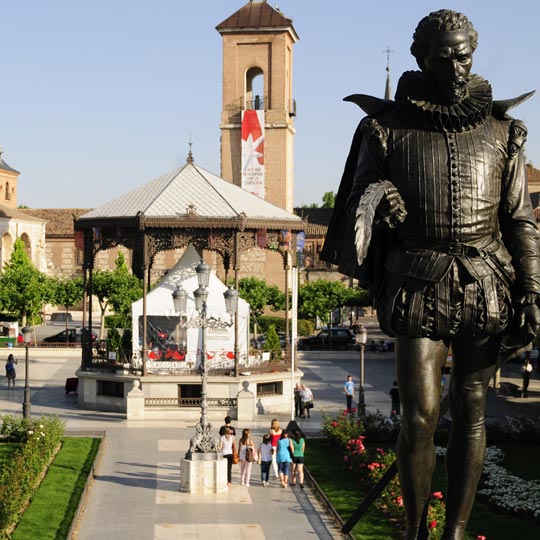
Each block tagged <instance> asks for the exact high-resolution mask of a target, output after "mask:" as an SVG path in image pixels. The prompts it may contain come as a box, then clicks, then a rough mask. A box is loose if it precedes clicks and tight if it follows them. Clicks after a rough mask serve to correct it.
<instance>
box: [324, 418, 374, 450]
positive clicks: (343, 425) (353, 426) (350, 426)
mask: <svg viewBox="0 0 540 540" xmlns="http://www.w3.org/2000/svg"><path fill="white" fill-rule="evenodd" d="M322 431H323V433H324V435H325V437H326V438H327V439H328V440H330V441H331V442H334V443H336V444H337V445H338V446H339V447H340V448H344V447H345V445H346V444H347V443H348V442H349V441H350V440H353V439H358V438H359V437H361V436H362V435H363V434H364V425H363V424H362V422H361V421H360V420H359V419H357V418H356V415H355V414H354V413H352V412H349V411H347V410H345V411H343V414H342V415H339V416H335V417H333V416H327V415H324V414H323V422H322Z"/></svg>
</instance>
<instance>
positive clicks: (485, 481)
mask: <svg viewBox="0 0 540 540" xmlns="http://www.w3.org/2000/svg"><path fill="white" fill-rule="evenodd" d="M436 450H437V456H438V457H444V456H445V455H446V449H445V448H439V447H437V449H436ZM504 458H505V455H504V452H503V451H502V450H501V449H500V448H497V447H496V446H490V447H489V448H487V449H486V457H485V461H484V468H483V470H482V487H481V488H480V489H479V490H478V492H477V495H478V497H479V498H480V499H481V500H483V501H485V502H487V503H488V504H489V505H490V506H491V507H492V508H494V509H496V510H498V511H501V512H504V513H506V514H510V515H514V516H516V517H520V518H521V517H523V518H527V519H540V481H538V480H525V479H523V478H520V477H519V476H515V475H513V474H512V473H510V472H509V471H508V470H507V469H506V468H504V467H502V466H501V465H500V463H502V462H503V461H504Z"/></svg>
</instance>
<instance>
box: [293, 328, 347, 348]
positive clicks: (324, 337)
mask: <svg viewBox="0 0 540 540" xmlns="http://www.w3.org/2000/svg"><path fill="white" fill-rule="evenodd" d="M354 344H355V337H354V334H353V333H352V332H351V331H350V330H349V329H348V328H342V327H334V328H323V329H322V330H321V331H320V332H319V333H318V334H315V335H313V336H309V337H305V338H301V339H299V340H298V348H299V349H300V350H304V351H309V350H330V349H336V350H342V351H346V350H347V349H348V348H349V347H352V346H353V345H354Z"/></svg>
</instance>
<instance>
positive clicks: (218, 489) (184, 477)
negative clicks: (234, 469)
mask: <svg viewBox="0 0 540 540" xmlns="http://www.w3.org/2000/svg"><path fill="white" fill-rule="evenodd" d="M227 490H228V488H227V460H226V459H225V458H224V457H221V456H220V457H218V458H217V459H211V460H203V459H194V460H191V459H185V458H184V459H182V461H181V462H180V491H183V492H185V493H193V494H198V493H225V492H226V491H227Z"/></svg>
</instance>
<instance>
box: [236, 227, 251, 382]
mask: <svg viewBox="0 0 540 540" xmlns="http://www.w3.org/2000/svg"><path fill="white" fill-rule="evenodd" d="M238 234H239V232H238V231H236V232H235V233H234V288H235V289H236V290H238V282H239V271H240V263H239V258H240V257H239V255H240V254H239V249H238ZM238 311H239V310H238V309H237V310H236V312H235V313H234V376H235V377H238V376H239V375H240V346H239V337H238V335H239V332H238ZM248 327H249V320H248ZM248 347H249V343H248Z"/></svg>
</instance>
